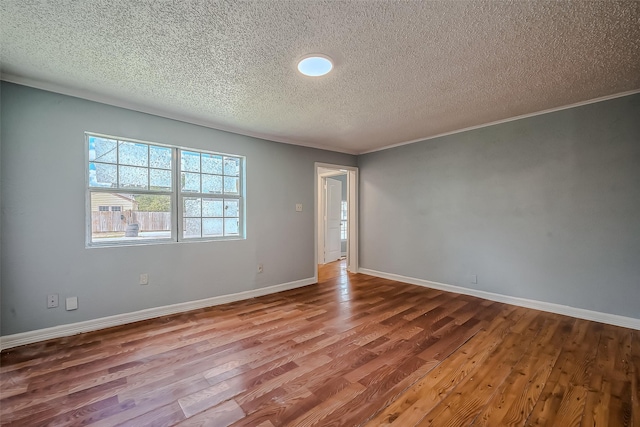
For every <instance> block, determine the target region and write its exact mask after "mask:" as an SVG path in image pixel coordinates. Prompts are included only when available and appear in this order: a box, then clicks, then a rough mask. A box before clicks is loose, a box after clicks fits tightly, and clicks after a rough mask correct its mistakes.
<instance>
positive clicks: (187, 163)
mask: <svg viewBox="0 0 640 427" xmlns="http://www.w3.org/2000/svg"><path fill="white" fill-rule="evenodd" d="M180 167H181V170H183V171H185V172H200V154H199V153H193V152H191V151H182V162H181V163H180Z"/></svg>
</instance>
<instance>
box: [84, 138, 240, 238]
mask: <svg viewBox="0 0 640 427" xmlns="http://www.w3.org/2000/svg"><path fill="white" fill-rule="evenodd" d="M84 136H85V138H84V139H85V142H84V152H85V162H84V168H85V222H86V224H85V247H86V248H100V247H118V246H140V245H156V244H172V243H185V242H217V241H226V240H245V239H246V228H245V227H246V226H245V223H246V217H245V215H246V187H245V168H246V157H245V156H242V155H239V154H230V153H221V152H215V151H210V150H203V149H200V148H193V147H185V146H180V145H171V144H163V143H158V142H152V141H143V140H139V139H135V138H127V137H120V136H113V135H106V134H101V133H97V132H89V131H85V132H84ZM91 137H97V138H107V139H112V140H115V141H117V143H118V144H119V143H120V142H131V143H139V144H146V145H148V146H158V147H164V148H169V149H171V169H170V171H171V173H172V177H171V184H172V189H171V191H156V190H149V189H147V190H143V189H137V188H130V189H129V188H112V187H91V182H90V168H89V164H90V163H92V162H94V161H95V160H90V159H89V138H91ZM182 151H190V152H196V153H199V154H201V155H202V154H210V155H215V156H222V157H223V159H224V157H232V158H237V159H238V160H239V166H238V168H239V171H238V181H239V182H238V195H233V196H232V195H226V194H224V188H223V193H221V194H217V193H216V194H213V193H212V194H208V193H182V191H181V182H180V180H181V153H182ZM118 160H119V159H118ZM118 160H116V163H115V164H116V165H119V164H120V163H119V162H118ZM223 161H224V160H223ZM125 166H126V165H125ZM223 167H224V164H223ZM147 169H153V168H150V167H149V166H147ZM223 174H224V169H223ZM223 176H224V175H223ZM117 179H119V177H117ZM223 185H224V183H223ZM200 190H201V191H202V188H201V189H200ZM93 193H107V194H114V193H126V194H134V195H138V194H141V195H158V196H160V195H165V196H169V198H170V200H171V210H170V212H171V237H165V238H146V239H136V240H133V239H123V241H114V240H110V241H108V242H99V241H94V240H93V230H92V219H91V215H92V214H91V195H92V194H93ZM184 197H201V198H214V199H222V200H224V199H225V198H234V199H237V200H238V215H239V216H238V235H234V236H205V237H183V234H184V225H183V224H184V222H183V219H184V215H183V213H184V212H183V198H184ZM200 218H202V217H200ZM223 222H224V220H223Z"/></svg>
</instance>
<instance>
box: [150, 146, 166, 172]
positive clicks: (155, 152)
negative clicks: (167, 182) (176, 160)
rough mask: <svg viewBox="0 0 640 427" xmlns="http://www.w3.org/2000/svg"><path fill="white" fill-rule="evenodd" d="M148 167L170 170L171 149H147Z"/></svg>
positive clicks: (151, 147) (153, 147) (152, 147)
mask: <svg viewBox="0 0 640 427" xmlns="http://www.w3.org/2000/svg"><path fill="white" fill-rule="evenodd" d="M149 154H150V159H149V166H151V167H152V168H158V169H171V148H167V147H155V146H153V145H151V146H150V147H149Z"/></svg>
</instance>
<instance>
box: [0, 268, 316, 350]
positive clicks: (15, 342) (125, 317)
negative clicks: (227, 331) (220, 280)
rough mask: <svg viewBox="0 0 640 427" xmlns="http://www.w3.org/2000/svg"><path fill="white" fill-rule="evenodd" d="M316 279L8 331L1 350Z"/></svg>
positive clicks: (304, 284) (308, 282) (303, 284)
mask: <svg viewBox="0 0 640 427" xmlns="http://www.w3.org/2000/svg"><path fill="white" fill-rule="evenodd" d="M314 283H317V279H314V278H313V277H310V278H308V279H301V280H296V281H294V282H288V283H282V284H279V285H274V286H268V287H266V288H260V289H254V290H250V291H244V292H238V293H235V294H230V295H221V296H218V297H212V298H205V299H201V300H196V301H188V302H182V303H178V304H171V305H165V306H162V307H154V308H147V309H145V310H139V311H134V312H131V313H123V314H116V315H114V316H108V317H101V318H99V319H92V320H86V321H84V322H77V323H70V324H67V325H59V326H53V327H51V328H44V329H38V330H35V331H28V332H21V333H19V334H13V335H6V336H3V337H0V350H5V349H7V348H12V347H17V346H20V345H25V344H32V343H35V342H38V341H45V340H50V339H52V338H60V337H67V336H70V335H76V334H80V333H83V332H90V331H95V330H98V329H104V328H110V327H112V326H119V325H124V324H125V323H132V322H138V321H140V320H148V319H153V318H155V317H161V316H168V315H171V314H177V313H183V312H185V311H191V310H197V309H199V308H205V307H211V306H214V305H220V304H226V303H229V302H234V301H240V300H245V299H250V298H255V297H259V296H263V295H268V294H274V293H277V292H282V291H288V290H290V289H295V288H300V287H303V286H307V285H312V284H314Z"/></svg>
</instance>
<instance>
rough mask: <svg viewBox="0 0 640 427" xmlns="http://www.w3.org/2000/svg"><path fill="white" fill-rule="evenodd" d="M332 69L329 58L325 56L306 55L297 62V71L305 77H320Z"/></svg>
mask: <svg viewBox="0 0 640 427" xmlns="http://www.w3.org/2000/svg"><path fill="white" fill-rule="evenodd" d="M332 69H333V62H331V58H329V57H328V56H325V55H318V54H314V55H307V56H305V57H304V58H302V59H301V60H300V62H298V71H300V72H301V73H302V74H304V75H305V76H311V77H320V76H324V75H325V74H327V73H328V72H329V71H331V70H332Z"/></svg>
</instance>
